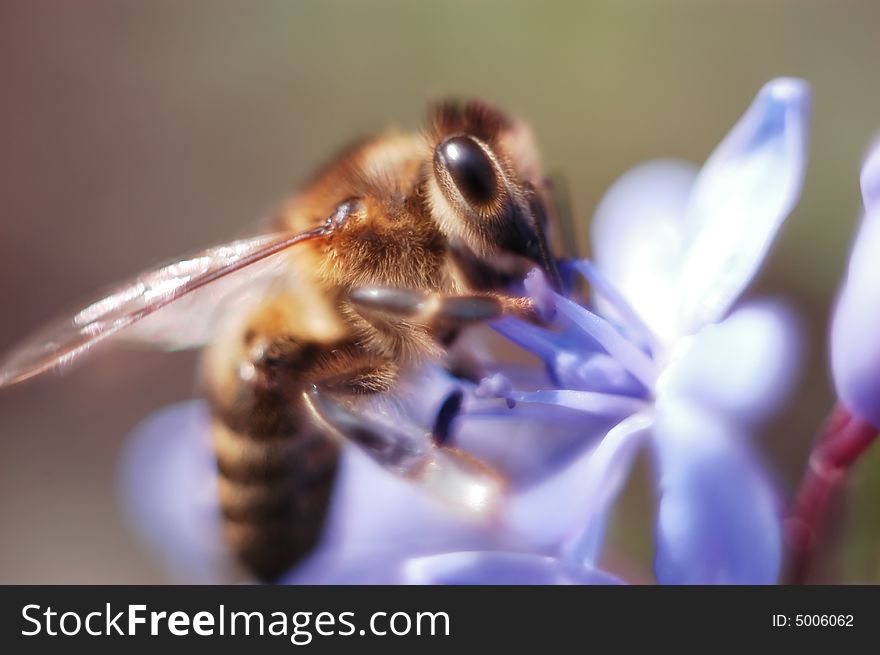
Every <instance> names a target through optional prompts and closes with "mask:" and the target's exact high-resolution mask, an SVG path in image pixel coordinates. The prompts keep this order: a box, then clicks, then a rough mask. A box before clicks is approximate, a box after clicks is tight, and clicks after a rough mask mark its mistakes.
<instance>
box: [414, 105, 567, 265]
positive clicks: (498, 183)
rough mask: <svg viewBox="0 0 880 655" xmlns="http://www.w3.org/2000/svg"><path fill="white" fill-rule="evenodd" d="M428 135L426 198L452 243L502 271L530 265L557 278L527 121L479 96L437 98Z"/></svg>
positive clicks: (534, 152) (535, 156)
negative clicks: (460, 101)
mask: <svg viewBox="0 0 880 655" xmlns="http://www.w3.org/2000/svg"><path fill="white" fill-rule="evenodd" d="M433 138H434V143H435V145H434V153H433V158H432V162H431V165H430V171H429V173H428V176H427V189H428V203H429V208H430V211H431V214H432V216H433V217H434V219H435V220H436V221H437V224H438V225H439V227H440V230H441V231H442V232H443V233H444V234H445V235H446V237H447V238H448V239H449V240H450V242H451V243H452V245H453V247H454V248H467V249H468V250H469V251H471V252H472V253H473V254H475V255H476V256H477V257H479V258H480V259H483V260H484V261H486V262H487V263H489V264H491V265H492V266H494V267H495V268H498V269H499V270H502V271H504V272H507V273H516V272H523V271H525V270H527V269H528V268H529V267H531V266H533V265H535V264H537V265H538V266H540V267H541V268H542V269H544V271H545V273H547V274H548V277H549V278H550V280H552V281H554V282H558V279H559V274H558V271H557V270H556V261H555V259H554V258H553V256H552V254H551V252H550V250H549V246H548V242H547V237H546V234H545V227H546V225H545V223H546V215H547V212H546V208H545V206H544V201H543V199H542V198H541V197H540V194H539V193H538V192H537V190H536V186H537V185H538V184H539V183H540V173H539V171H538V165H537V153H536V149H535V147H534V145H533V143H532V141H531V138H530V135H529V134H528V133H527V131H526V128H525V127H524V126H523V125H521V124H519V123H516V122H513V121H511V120H510V119H508V118H507V117H506V116H504V115H503V114H501V113H500V112H499V111H497V110H496V109H494V108H493V107H491V106H489V105H486V104H485V103H482V102H472V103H468V104H466V105H464V106H463V107H459V106H458V105H454V104H444V105H441V106H440V107H439V108H438V109H437V110H436V111H435V114H434V132H433Z"/></svg>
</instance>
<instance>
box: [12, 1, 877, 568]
mask: <svg viewBox="0 0 880 655" xmlns="http://www.w3.org/2000/svg"><path fill="white" fill-rule="evenodd" d="M878 30H880V5H877V3H874V2H870V1H869V0H866V1H864V2H845V1H841V2H833V3H832V2H810V1H805V0H789V1H778V2H760V1H758V0H752V1H745V0H738V1H729V2H711V3H710V2H696V1H694V2H683V1H675V2H654V1H649V0H643V1H635V0H618V1H616V2H573V3H562V2H497V1H493V2H488V1H484V2H466V1H454V2H453V1H434V2H417V1H409V2H404V1H399V2H398V1H395V2H391V1H387V0H385V1H377V2H355V1H353V0H350V1H346V2H339V1H336V2H329V1H324V2H318V1H301V2H294V1H265V0H262V1H252V2H244V1H239V2H229V1H217V0H190V1H187V2H174V1H172V0H163V1H151V2H133V1H126V2H120V1H110V0H108V1H100V2H97V1H93V0H90V1H83V2H78V3H59V2H49V1H34V0H14V1H11V0H4V1H3V2H2V4H0V316H2V321H0V348H5V347H6V346H7V345H9V344H11V343H12V342H14V341H15V340H16V339H17V338H19V337H20V336H22V335H23V334H24V333H25V332H26V331H28V330H29V329H30V328H32V327H33V326H34V325H35V324H37V323H38V322H40V321H41V320H43V319H45V318H47V317H48V316H49V315H51V314H52V313H53V312H54V311H55V310H57V309H58V308H59V307H60V306H67V305H69V304H70V302H71V301H72V300H75V299H76V298H78V297H80V296H82V295H83V294H87V293H88V292H90V291H92V290H93V289H95V288H97V287H99V286H102V285H103V284H105V283H106V282H108V281H111V280H114V279H117V278H121V277H124V276H127V275H128V274H130V273H132V272H135V271H137V270H139V269H141V268H143V267H146V266H148V265H152V264H154V263H155V262H156V261H160V260H163V259H166V258H167V257H169V256H171V255H174V254H175V253H178V252H182V251H186V250H188V249H191V248H193V247H196V246H200V245H204V244H206V243H211V242H215V241H217V240H220V239H224V238H227V237H229V236H231V235H235V234H239V233H241V232H242V231H246V229H247V226H248V225H251V224H253V223H254V222H255V221H256V220H258V219H259V218H261V217H262V216H264V215H265V214H266V213H268V212H270V211H271V210H272V209H273V208H275V207H277V205H278V204H279V203H280V202H281V201H282V200H283V198H284V197H285V196H286V195H287V194H289V193H290V192H291V191H292V190H293V189H295V188H296V185H297V184H298V183H299V182H300V181H302V180H303V179H305V178H306V177H307V176H308V174H309V172H310V171H311V170H312V169H313V168H314V167H315V166H316V165H318V164H320V163H321V162H323V161H324V160H325V159H326V157H327V156H328V155H329V154H331V153H333V152H334V151H335V150H336V149H337V148H338V147H340V146H341V145H344V144H346V143H347V142H348V141H350V140H352V139H353V138H355V137H357V136H360V135H364V134H368V133H370V132H373V131H376V130H378V129H381V128H384V127H386V126H388V125H390V124H396V125H400V126H403V127H417V126H419V125H420V124H421V121H422V119H423V116H424V110H425V105H426V101H427V100H429V99H432V98H437V97H440V96H444V95H455V96H469V95H477V96H483V97H486V98H488V99H491V100H493V101H495V102H497V103H499V104H501V105H503V106H505V107H507V108H509V110H511V111H512V112H515V113H517V114H518V115H520V116H522V117H525V118H527V119H528V120H529V121H530V122H531V123H532V125H533V127H534V129H535V131H536V133H537V136H538V138H539V142H540V144H541V146H542V151H543V157H544V160H545V164H546V167H547V168H548V169H549V170H551V171H560V172H563V173H564V174H565V175H566V177H567V179H568V183H569V186H570V187H571V190H572V196H573V203H574V208H575V212H576V216H577V217H578V220H579V223H580V227H581V237H582V239H583V241H584V246H585V247H586V246H587V244H586V235H587V233H588V221H589V217H590V216H591V214H592V210H593V208H594V207H595V205H596V203H597V201H598V200H599V198H600V197H601V195H602V193H603V191H604V190H605V189H606V188H607V187H608V186H609V185H610V184H611V182H612V181H613V180H614V179H615V178H616V177H617V176H618V175H620V174H621V173H622V172H624V171H625V170H626V169H627V168H629V167H631V166H632V165H634V164H636V163H638V162H640V161H642V160H645V159H649V158H654V157H658V156H672V157H682V158H686V159H690V160H694V161H702V160H703V159H705V157H706V156H707V155H708V154H709V152H710V151H711V149H712V148H713V147H714V146H715V144H716V143H717V142H718V141H719V140H720V139H721V137H722V136H723V135H724V134H725V133H726V132H727V130H728V129H729V127H730V126H731V125H732V124H733V122H734V121H735V120H736V119H737V118H738V117H739V115H740V114H741V113H742V111H743V110H744V109H745V108H746V106H747V105H748V104H749V102H750V101H751V99H752V97H753V95H754V93H755V92H756V91H757V90H758V88H759V87H760V86H761V85H762V84H763V83H764V82H766V81H767V80H768V79H770V78H772V77H775V76H779V75H796V76H801V77H804V78H806V79H807V80H809V82H810V83H811V84H812V85H813V88H814V91H815V105H814V123H813V130H812V147H811V157H810V166H809V172H808V176H807V181H806V187H805V192H804V195H803V199H802V202H801V203H800V205H799V206H798V207H797V209H796V210H795V212H794V214H793V215H792V216H791V218H790V219H789V222H788V224H787V226H786V227H785V229H784V231H783V233H782V235H781V237H780V238H779V240H778V242H777V246H776V248H775V250H774V251H773V253H772V255H771V257H770V259H769V261H768V263H767V265H766V266H765V268H764V270H763V272H762V276H761V278H760V280H759V281H758V283H757V284H756V285H754V286H753V288H752V289H751V290H750V295H752V296H766V295H778V296H784V297H785V298H787V299H788V300H789V301H790V302H791V303H792V304H793V305H794V307H795V308H796V310H797V311H798V312H799V314H800V315H801V317H802V318H803V320H804V330H805V339H804V343H805V353H804V355H805V360H804V361H805V364H804V374H803V376H802V379H801V382H800V386H799V388H798V389H797V390H796V393H795V395H794V398H793V401H792V403H791V405H790V407H789V408H788V409H787V410H786V411H785V412H784V413H783V414H782V415H781V416H780V417H779V418H778V419H777V420H775V421H774V422H773V423H772V424H771V425H770V426H769V429H768V430H767V434H765V435H763V436H762V437H761V441H760V444H761V446H762V448H763V449H764V450H765V452H766V454H767V457H768V458H769V459H770V460H771V462H772V466H773V467H774V468H775V469H776V470H777V471H778V477H779V482H780V485H781V487H782V488H783V489H784V490H786V491H787V490H790V488H791V486H792V485H793V484H794V483H795V481H796V480H797V477H798V476H799V473H800V471H801V470H802V468H803V465H804V458H805V456H806V452H807V449H808V447H809V444H810V441H811V440H812V438H813V434H814V432H815V429H816V427H817V426H818V424H819V422H820V420H821V419H822V417H823V416H824V415H825V413H826V412H827V410H828V409H829V408H830V406H831V404H832V397H831V392H830V384H829V381H828V375H827V367H826V360H827V354H826V349H825V342H826V337H825V326H826V322H827V317H828V313H829V309H830V307H831V305H832V302H833V297H834V293H835V289H836V287H837V284H838V281H839V278H840V275H841V271H842V270H843V267H844V263H845V258H846V254H847V249H848V246H849V243H850V240H851V235H852V231H853V227H854V225H855V222H856V219H857V217H858V212H859V209H860V199H859V191H858V171H859V165H860V161H861V157H862V155H863V152H864V150H865V148H866V146H867V144H868V143H869V141H870V140H871V139H872V137H873V135H874V134H875V132H876V131H877V130H880V83H878V82H877V77H876V64H877V62H878V61H880V38H878V33H880V32H878ZM194 362H195V358H194V356H192V355H179V354H178V355H161V356H157V355H154V354H147V353H141V352H120V351H114V352H108V353H102V354H100V355H98V356H97V357H96V358H94V359H93V360H91V361H90V362H89V363H88V364H86V365H84V366H82V367H78V368H76V369H75V370H74V371H73V372H72V373H71V374H70V375H69V376H66V377H64V378H57V379H56V378H49V379H46V380H40V381H37V382H34V383H32V384H29V385H25V386H23V387H21V388H14V389H11V390H6V391H3V392H2V393H0V532H2V538H0V581H2V582H13V583H20V582H28V583H40V582H45V583H56V582H57V583H61V582H128V583H143V582H159V581H163V577H162V574H161V573H160V571H159V570H158V568H157V567H156V565H155V564H154V563H153V562H152V561H151V560H150V559H149V558H147V556H146V555H145V554H144V553H143V551H142V550H141V548H140V547H139V545H138V544H137V543H136V542H135V541H134V539H133V537H132V536H131V535H130V533H129V532H128V530H127V529H126V526H125V524H124V519H123V516H122V513H121V511H120V509H119V507H118V504H117V496H116V490H115V484H116V483H115V475H116V466H117V459H118V456H119V452H120V450H121V448H122V446H123V443H124V437H125V435H126V434H128V433H129V432H130V430H131V428H132V427H133V426H134V425H135V424H136V423H137V422H138V421H139V420H140V419H142V418H143V417H145V416H147V415H148V414H149V413H150V412H151V411H153V410H155V409H157V408H159V407H161V406H163V405H165V404H168V403H170V402H173V401H175V400H179V399H184V398H187V397H190V396H191V394H192V390H193V386H192V370H193V366H194ZM874 450H875V452H873V453H871V456H870V457H869V458H868V459H866V460H865V461H863V462H862V463H861V464H860V465H859V467H858V470H857V471H856V475H855V476H854V479H853V481H852V484H851V485H850V486H849V488H848V498H847V502H846V503H845V504H844V503H840V504H839V506H838V507H837V511H836V512H835V522H834V523H835V531H834V532H835V535H836V536H835V537H834V538H833V539H831V540H830V543H828V544H827V545H826V546H827V547H826V549H825V552H826V555H825V557H824V558H823V561H822V565H821V567H820V569H819V570H818V571H817V573H816V576H815V579H816V580H817V581H845V582H863V581H873V582H880V509H878V503H877V500H878V499H880V452H877V451H880V447H877V448H875V449H874ZM650 512H651V509H650V503H649V496H648V492H647V487H646V486H645V485H644V484H640V483H638V481H637V482H636V483H635V484H633V485H631V487H630V488H629V489H628V491H627V492H626V495H625V502H624V504H623V506H622V509H621V511H619V512H618V515H617V516H616V518H615V522H614V530H613V531H612V539H613V542H614V549H613V550H614V551H615V553H617V554H616V555H615V557H616V558H619V560H620V561H619V562H616V563H614V566H616V567H617V568H621V569H625V570H628V571H632V577H633V578H635V579H649V577H648V576H649V570H650V569H649V565H650V562H649V561H648V560H647V558H648V556H649V553H650V549H651V531H650V523H649V518H650V516H649V514H650Z"/></svg>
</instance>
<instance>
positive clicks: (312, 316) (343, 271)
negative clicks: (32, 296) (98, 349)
mask: <svg viewBox="0 0 880 655" xmlns="http://www.w3.org/2000/svg"><path fill="white" fill-rule="evenodd" d="M543 189H544V187H543V178H542V173H541V168H540V164H539V160H538V154H537V149H536V147H535V144H534V141H533V138H532V135H531V132H530V130H529V128H528V127H527V126H526V124H525V123H523V122H521V121H518V120H515V119H512V118H510V117H508V116H507V115H506V114H504V113H503V112H501V111H500V110H498V109H496V108H495V107H493V106H491V105H489V104H487V103H485V102H482V101H470V102H465V103H458V102H444V103H441V104H439V105H437V106H435V107H434V108H433V110H432V111H431V117H430V121H429V127H428V128H427V129H426V130H424V131H421V132H388V133H384V134H381V135H379V136H377V137H374V138H371V139H368V140H365V141H362V142H360V143H358V144H357V145H355V146H353V147H351V148H349V149H348V150H347V151H345V152H343V153H342V154H341V155H339V156H338V157H337V158H336V159H335V160H334V161H333V162H332V163H331V164H330V165H328V166H326V167H325V168H324V169H323V170H321V171H320V172H318V173H317V175H315V176H314V178H313V179H312V181H311V182H310V183H309V184H308V185H306V187H305V188H304V190H303V191H302V192H301V193H299V194H298V195H296V196H295V197H294V198H293V199H292V200H291V201H290V202H289V203H288V204H286V205H285V206H284V207H283V208H282V210H281V211H280V212H279V214H278V216H277V218H276V219H275V222H274V229H275V231H274V232H270V233H266V234H260V235H258V236H255V237H251V238H245V239H240V240H238V241H234V242H231V243H227V244H223V245H220V246H215V247H213V248H209V249H207V250H204V251H202V252H199V253H196V254H195V255H191V256H188V257H183V258H179V259H178V260H176V261H174V262H172V263H170V264H166V265H164V266H160V267H158V268H156V269H153V270H151V271H148V272H146V273H142V274H140V275H138V276H136V277H134V278H132V279H131V280H129V281H127V282H124V283H123V284H121V285H118V286H116V287H114V288H112V289H110V290H108V291H104V292H102V293H100V294H98V296H97V299H96V300H95V301H94V302H91V303H88V304H87V305H86V306H85V308H84V309H81V310H79V311H76V312H74V313H73V314H69V315H67V316H64V317H62V318H60V319H58V320H56V321H54V322H52V323H50V324H49V325H47V326H46V327H44V328H43V329H41V330H39V331H37V332H35V333H34V335H33V336H31V337H30V338H29V339H27V340H26V341H24V342H23V343H21V344H20V345H19V346H17V347H16V348H14V349H13V350H12V351H11V352H10V353H9V354H8V355H7V356H6V358H5V359H4V360H2V362H0V386H5V385H10V384H14V383H17V382H20V381H22V380H25V379H28V378H30V377H32V376H35V375H37V374H40V373H42V372H45V371H48V370H50V369H55V368H58V367H60V366H62V365H65V364H67V363H68V362H70V361H72V360H74V359H76V358H78V357H79V356H81V355H82V354H84V353H85V352H87V351H89V350H90V349H92V347H93V346H95V345H97V344H98V343H99V342H101V341H103V340H105V339H108V338H110V337H113V338H114V339H119V340H128V341H137V342H140V343H146V344H150V345H153V346H158V347H165V348H175V349H178V348H183V347H204V353H203V357H202V364H201V380H202V386H203V388H204V394H205V396H206V398H207V400H208V401H209V404H210V406H211V409H212V414H213V423H212V432H213V446H214V451H215V455H216V464H217V470H218V474H219V495H220V498H219V504H220V507H221V510H222V516H223V522H224V529H225V534H226V537H227V541H228V545H229V547H230V548H231V550H232V551H233V552H234V553H235V554H236V555H237V557H238V559H239V561H240V562H242V563H243V565H244V566H245V567H246V568H247V569H248V570H249V571H250V572H251V573H252V574H253V575H255V576H256V577H257V578H259V579H262V580H272V579H276V578H277V577H278V576H280V575H281V574H282V573H284V572H285V571H286V570H288V569H289V568H290V567H291V566H292V565H293V564H295V563H296V562H297V561H299V560H300V559H301V558H302V557H303V556H304V555H306V554H307V553H308V552H309V551H310V550H311V549H312V548H313V547H314V546H315V544H316V542H317V541H318V539H319V537H320V535H321V530H322V526H323V523H324V519H325V516H326V514H327V509H328V504H329V502H330V495H331V491H332V488H333V482H334V476H335V473H336V469H337V460H338V456H339V445H340V443H341V441H340V440H342V441H345V440H348V441H351V442H354V443H356V444H358V445H359V446H360V447H362V448H364V449H365V450H366V451H367V452H368V453H369V454H370V455H371V456H372V457H373V458H374V459H375V460H377V461H379V463H380V464H382V465H384V466H386V467H388V468H391V469H394V470H395V471H396V472H398V473H401V472H402V473H403V474H404V475H406V476H407V477H410V478H412V479H416V480H420V479H422V480H424V479H426V478H428V477H429V476H430V475H432V473H431V471H432V466H435V468H436V465H437V464H438V463H441V464H442V462H443V461H447V460H445V459H443V458H444V457H445V458H447V459H448V458H449V457H450V456H451V457H452V458H453V460H455V461H456V462H458V465H460V466H463V467H464V468H468V467H474V468H479V465H478V463H474V462H471V461H469V460H468V459H467V457H465V456H464V455H461V454H460V453H456V452H455V451H454V449H451V448H447V447H446V446H444V435H443V434H442V432H443V431H444V430H445V429H447V428H448V422H449V415H450V412H454V411H455V403H456V398H454V397H453V398H452V399H451V401H450V402H451V404H450V405H449V406H446V407H444V408H443V410H442V411H441V412H440V414H441V416H440V418H438V422H437V426H435V431H436V432H437V433H438V434H437V435H436V439H435V443H436V448H434V449H428V451H426V452H415V455H417V456H414V451H412V449H409V450H407V448H405V447H403V446H402V445H401V444H400V443H395V442H394V440H393V437H391V436H389V435H386V434H381V431H379V430H370V429H369V428H367V427H365V425H366V423H364V422H361V421H359V420H358V416H357V413H356V410H355V409H353V408H354V407H356V401H357V400H358V399H364V398H367V399H368V398H375V397H378V396H381V395H385V394H393V393H394V391H395V389H397V388H398V387H399V386H400V385H401V384H402V381H403V380H406V379H407V378H408V376H411V375H412V374H413V372H414V371H416V370H418V368H419V367H420V366H422V365H424V364H425V363H426V362H440V363H441V364H443V365H446V366H452V364H451V363H450V362H451V359H452V357H451V354H450V353H451V352H452V351H453V347H454V345H455V344H456V342H458V341H459V336H460V334H461V333H462V332H463V331H464V329H465V328H466V327H467V326H468V325H470V324H472V323H476V322H481V321H487V320H490V319H494V318H498V317H501V316H503V315H507V314H511V315H516V316H520V317H524V318H528V319H530V320H535V319H536V311H535V308H534V306H533V304H532V301H531V300H530V299H529V298H527V297H521V296H518V295H515V294H512V293H511V292H510V289H511V285H512V284H513V283H514V282H515V281H517V280H521V279H522V277H523V276H524V275H525V273H526V272H528V271H529V270H530V269H532V268H534V267H536V266H537V267H540V268H541V269H542V270H543V271H544V273H545V274H546V276H547V277H548V279H549V280H550V281H551V283H553V284H554V285H556V286H557V287H558V286H559V284H560V278H559V272H558V268H557V260H556V259H555V257H554V256H553V254H552V252H551V249H550V246H549V240H548V236H547V223H548V220H549V219H548V217H549V215H550V212H549V211H548V205H549V202H548V201H547V200H546V198H545V195H546V194H545V193H544V191H543ZM349 401H352V402H354V403H355V404H354V405H353V404H351V403H350V402H349ZM434 474H436V471H434Z"/></svg>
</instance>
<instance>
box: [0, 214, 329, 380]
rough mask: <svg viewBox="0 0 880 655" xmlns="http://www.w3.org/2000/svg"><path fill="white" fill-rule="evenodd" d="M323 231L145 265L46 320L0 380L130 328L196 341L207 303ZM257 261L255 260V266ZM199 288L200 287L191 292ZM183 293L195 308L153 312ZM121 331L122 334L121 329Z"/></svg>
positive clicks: (159, 340)
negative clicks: (85, 301) (87, 300)
mask: <svg viewBox="0 0 880 655" xmlns="http://www.w3.org/2000/svg"><path fill="white" fill-rule="evenodd" d="M327 231H328V228H327V227H326V226H324V227H319V228H315V229H313V230H310V231H307V232H303V233H300V234H290V233H277V234H267V235H261V236H257V237H251V238H247V239H239V240H238V241H233V242H231V243H225V244H222V245H219V246H214V247H212V248H208V249H207V250H202V251H201V252H198V253H194V254H192V255H190V256H188V257H185V258H182V259H179V260H177V261H174V262H172V263H170V264H165V265H163V266H160V267H158V268H155V269H153V270H151V271H146V272H144V273H141V274H140V275H137V276H135V277H133V278H131V279H130V280H127V281H126V282H124V283H122V284H120V285H118V286H116V287H114V288H112V289H109V290H105V292H104V293H100V294H98V295H97V297H96V299H95V300H94V301H93V302H90V303H88V304H86V306H85V307H84V308H83V309H80V310H79V311H75V312H72V313H70V314H67V315H65V316H62V317H60V318H57V319H55V320H54V321H51V322H50V323H48V324H46V325H45V326H43V327H42V328H41V329H39V330H37V331H36V332H34V333H33V334H32V335H31V336H30V337H28V338H27V339H26V340H25V341H23V342H21V343H20V344H19V345H18V346H16V347H15V348H13V349H12V350H11V351H10V352H9V353H8V354H7V355H6V356H5V357H4V358H3V359H2V360H0V387H3V386H8V385H11V384H14V383H16V382H21V381H23V380H26V379H28V378H30V377H33V376H35V375H38V374H39V373H43V372H44V371H48V370H50V369H52V368H55V367H57V366H61V365H63V364H66V363H68V362H70V361H72V360H73V359H75V358H76V357H78V356H80V355H82V354H83V353H85V352H86V351H87V350H89V349H90V348H91V347H92V346H94V345H95V344H97V343H98V342H100V341H102V340H103V339H106V338H107V337H109V336H111V335H113V334H116V333H118V332H120V331H121V330H123V329H125V328H129V327H131V330H132V331H131V337H132V338H133V339H135V340H139V341H146V342H150V341H154V340H155V345H158V346H160V347H169V346H171V347H181V346H183V347H186V346H191V345H195V344H198V343H201V342H202V341H204V339H205V338H206V337H207V336H208V330H209V327H210V324H211V322H212V321H211V319H212V318H213V317H214V316H216V312H215V311H209V305H211V303H215V304H216V303H222V301H223V298H224V297H227V298H229V297H236V296H238V295H239V294H241V293H243V292H244V291H246V290H247V288H248V285H249V284H252V283H254V282H255V281H256V280H259V279H261V278H263V277H264V276H266V275H269V276H271V275H273V274H275V272H276V271H277V270H278V267H279V266H280V265H281V262H279V261H276V260H279V258H271V256H272V255H275V254H276V253H279V252H281V251H282V250H286V249H287V248H290V247H292V246H294V245H296V244H298V243H302V242H304V241H309V240H312V239H316V238H320V237H323V236H326V234H327ZM267 258H271V259H267ZM258 262H261V264H258V265H256V266H254V265H255V264H257V263H258ZM245 267H248V268H247V269H246V270H245V271H242V272H241V273H240V274H238V275H235V276H231V277H227V276H229V275H230V274H231V273H235V272H236V271H239V270H241V269H244V268H245ZM250 273H252V274H250ZM219 281H222V282H223V283H222V284H221V283H219ZM197 290H200V291H199V293H197V294H194V293H193V292H195V291H197ZM182 298H184V299H187V302H188V303H189V304H190V305H191V306H190V307H189V308H190V309H192V310H193V311H196V315H192V314H188V313H186V312H176V311H174V312H172V311H170V309H174V308H170V309H169V310H167V311H165V312H159V313H158V314H155V312H157V310H160V309H162V308H163V307H166V306H167V305H169V304H170V303H174V302H175V301H180V299H182ZM190 298H191V300H190ZM199 312H201V315H200V314H199ZM151 315H152V316H151ZM147 317H150V318H151V319H154V320H152V321H150V320H148V321H145V322H144V323H142V324H141V325H143V329H142V330H137V329H135V328H138V327H139V325H138V323H139V321H142V320H143V319H145V318H147ZM126 332H128V330H126ZM122 335H123V336H127V335H125V333H124V332H123V333H122Z"/></svg>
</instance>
